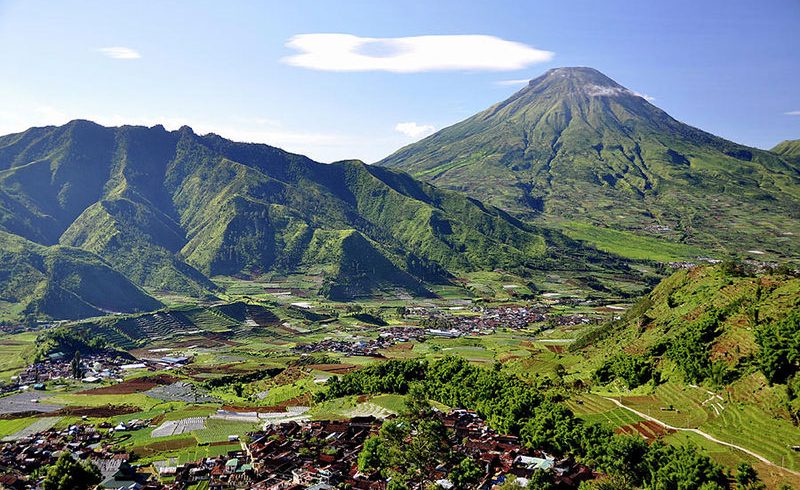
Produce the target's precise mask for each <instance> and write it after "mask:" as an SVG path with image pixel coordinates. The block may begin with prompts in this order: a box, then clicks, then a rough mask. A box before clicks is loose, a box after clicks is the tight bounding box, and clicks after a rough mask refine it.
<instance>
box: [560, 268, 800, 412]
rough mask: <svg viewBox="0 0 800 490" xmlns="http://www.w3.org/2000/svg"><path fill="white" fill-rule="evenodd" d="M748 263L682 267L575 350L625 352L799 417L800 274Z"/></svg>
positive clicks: (668, 373)
mask: <svg viewBox="0 0 800 490" xmlns="http://www.w3.org/2000/svg"><path fill="white" fill-rule="evenodd" d="M745 270H746V267H745V268H744V269H743V268H741V267H738V266H734V265H731V264H730V263H726V264H721V265H716V266H707V267H698V268H695V269H692V270H681V271H678V272H676V273H675V274H673V275H672V276H670V277H668V278H667V279H665V280H663V281H662V282H661V283H660V284H659V285H658V286H657V287H656V288H654V289H653V291H652V292H651V293H650V294H648V295H646V296H645V297H643V298H642V299H641V300H640V301H639V302H638V303H637V304H636V305H635V306H634V307H633V308H631V309H630V310H628V311H627V312H626V313H625V315H624V316H623V318H622V319H621V320H620V321H619V322H616V323H613V324H608V325H605V326H603V327H601V328H599V329H598V330H596V331H593V332H591V333H589V334H587V335H586V336H585V337H584V338H582V339H579V340H578V341H577V343H576V345H575V346H573V350H581V351H582V352H583V353H584V354H585V355H586V356H587V357H588V358H589V359H593V362H594V363H595V364H596V365H599V364H602V363H603V362H605V360H607V359H610V358H612V357H614V356H615V355H617V354H619V353H625V354H627V355H630V356H634V357H638V358H641V359H644V360H646V361H647V362H652V363H653V364H654V366H655V367H656V370H657V371H659V372H660V374H661V376H660V377H661V378H662V380H664V381H667V380H669V381H672V382H677V383H679V384H686V385H688V384H697V385H701V386H703V387H705V388H707V389H710V390H714V391H719V390H724V391H725V392H726V393H727V396H729V397H731V398H733V399H737V400H738V401H739V402H741V403H751V404H754V405H758V406H759V408H760V409H761V410H763V411H765V412H768V413H770V414H771V416H774V417H782V418H793V417H796V414H797V413H800V412H798V411H797V410H796V409H795V408H793V407H794V406H795V405H798V406H800V404H797V403H796V402H795V401H794V400H795V398H796V396H797V389H796V387H793V386H792V382H793V378H792V376H793V373H794V370H795V369H796V368H797V363H796V361H795V360H793V356H794V354H792V353H791V352H789V350H788V349H789V347H790V346H791V345H793V344H792V342H791V340H790V338H791V336H792V335H795V334H797V332H800V277H797V276H796V275H787V274H786V273H781V272H770V273H759V274H754V273H753V274H751V273H747V272H744V271H745ZM776 326H780V329H778V327H776ZM776 332H777V333H776ZM792 332H795V333H794V334H793V333H792ZM774 366H778V367H780V369H777V368H775V367H774ZM776 372H778V374H780V375H777V374H775V373H776Z"/></svg>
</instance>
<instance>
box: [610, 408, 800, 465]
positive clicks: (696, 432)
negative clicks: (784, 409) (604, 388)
mask: <svg viewBox="0 0 800 490" xmlns="http://www.w3.org/2000/svg"><path fill="white" fill-rule="evenodd" d="M603 398H605V399H606V400H608V401H610V402H612V403H614V404H615V405H617V406H618V407H620V408H624V409H625V410H628V411H629V412H633V413H635V414H636V415H638V416H639V417H641V418H643V419H645V420H649V421H651V422H655V423H657V424H659V425H663V426H664V427H666V428H667V429H671V430H682V431H684V432H694V433H695V434H697V435H699V436H702V437H705V438H706V439H708V440H709V441H711V442H716V443H717V444H721V445H723V446H727V447H731V448H734V449H738V450H739V451H741V452H743V453H746V454H749V455H750V456H752V457H754V458H756V459H757V460H759V461H761V462H762V463H764V464H768V465H770V466H773V467H775V468H778V469H780V470H783V471H785V472H787V473H791V474H792V475H795V476H800V472H797V471H794V470H790V469H789V468H784V467H783V466H780V465H777V464H775V463H773V462H772V461H770V460H768V459H767V458H765V457H764V456H761V455H760V454H757V453H754V452H753V451H751V450H749V449H747V448H744V447H742V446H737V445H736V444H731V443H730V442H725V441H720V440H719V439H717V438H716V437H714V436H712V435H709V434H706V433H705V432H703V431H702V430H700V429H690V428H686V427H673V426H671V425H669V424H666V423H664V422H662V421H660V420H658V419H657V418H655V417H651V416H650V415H647V414H646V413H643V412H640V411H638V410H636V409H633V408H631V407H629V406H627V405H623V404H622V402H620V401H619V400H615V399H614V398H609V397H606V396H604V397H603Z"/></svg>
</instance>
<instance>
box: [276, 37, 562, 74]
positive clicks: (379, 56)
mask: <svg viewBox="0 0 800 490" xmlns="http://www.w3.org/2000/svg"><path fill="white" fill-rule="evenodd" d="M286 46H287V47H289V48H292V49H295V50H297V51H299V52H300V54H295V55H293V56H288V57H286V58H284V59H283V62H284V63H288V64H290V65H293V66H298V67H302V68H309V69H312V70H323V71H388V72H394V73H416V72H426V71H441V70H490V71H502V70H519V69H521V68H525V67H526V66H529V65H532V64H534V63H541V62H544V61H549V60H550V59H551V58H552V57H553V53H551V52H549V51H542V50H539V49H536V48H532V47H530V46H528V45H526V44H522V43H518V42H514V41H506V40H504V39H500V38H498V37H494V36H485V35H446V36H415V37H397V38H376V37H359V36H354V35H352V34H323V33H316V34H300V35H297V36H294V37H292V38H291V39H289V41H288V42H287V43H286Z"/></svg>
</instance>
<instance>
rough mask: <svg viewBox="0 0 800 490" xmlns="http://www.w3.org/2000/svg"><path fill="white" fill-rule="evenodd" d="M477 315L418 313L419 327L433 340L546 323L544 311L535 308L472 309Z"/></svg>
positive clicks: (425, 311) (485, 333)
mask: <svg viewBox="0 0 800 490" xmlns="http://www.w3.org/2000/svg"><path fill="white" fill-rule="evenodd" d="M473 310H474V311H476V312H480V314H478V315H454V314H451V313H449V312H442V311H439V310H430V309H428V310H423V311H421V312H417V314H418V315H421V316H422V318H423V319H422V324H423V325H426V326H428V327H429V328H428V329H427V333H428V335H430V336H432V337H451V338H455V337H462V336H466V335H490V334H492V333H494V332H495V331H497V329H498V328H510V329H515V330H519V329H524V328H528V327H529V326H530V325H532V324H535V323H542V322H544V321H546V320H547V318H548V315H547V310H546V309H545V308H542V307H534V306H516V305H515V306H500V307H497V308H474V309H473Z"/></svg>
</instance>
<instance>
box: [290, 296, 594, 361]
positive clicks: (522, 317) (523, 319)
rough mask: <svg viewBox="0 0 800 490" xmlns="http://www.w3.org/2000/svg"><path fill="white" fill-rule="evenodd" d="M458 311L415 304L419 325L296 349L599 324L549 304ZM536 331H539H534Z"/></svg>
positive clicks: (412, 313) (376, 347)
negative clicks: (552, 308)
mask: <svg viewBox="0 0 800 490" xmlns="http://www.w3.org/2000/svg"><path fill="white" fill-rule="evenodd" d="M456 308H458V309H457V310H452V309H451V310H449V311H443V310H441V309H439V308H431V307H422V306H417V307H411V308H407V309H406V310H405V313H404V318H405V319H413V320H416V321H418V323H419V326H416V325H401V326H390V327H383V328H380V329H379V330H378V332H379V333H378V338H376V339H370V338H358V337H353V340H352V341H348V340H341V339H324V340H321V341H318V342H311V343H303V344H298V345H297V346H295V347H294V349H293V350H294V351H295V352H299V353H303V354H311V353H324V352H333V353H339V354H345V355H349V356H370V357H383V355H382V354H381V352H380V351H381V350H383V349H387V348H389V347H391V346H393V345H396V344H399V343H405V342H411V341H417V342H424V341H425V340H426V339H429V338H449V339H454V338H459V337H466V336H482V335H491V334H493V333H495V332H497V331H498V329H508V330H526V329H530V327H531V326H532V325H537V328H536V329H535V330H536V331H537V332H538V331H542V330H545V329H547V328H551V327H553V326H578V325H590V324H596V323H599V322H600V321H601V319H600V318H598V317H596V316H590V315H586V314H571V315H558V314H552V313H551V312H550V308H549V307H548V306H517V305H507V306H500V307H496V308H484V307H472V309H471V310H470V311H469V312H468V314H455V313H461V310H463V309H464V307H456ZM530 333H536V332H530Z"/></svg>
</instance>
